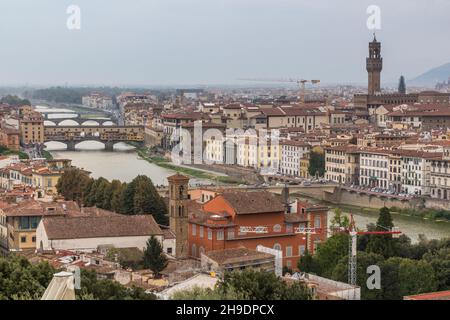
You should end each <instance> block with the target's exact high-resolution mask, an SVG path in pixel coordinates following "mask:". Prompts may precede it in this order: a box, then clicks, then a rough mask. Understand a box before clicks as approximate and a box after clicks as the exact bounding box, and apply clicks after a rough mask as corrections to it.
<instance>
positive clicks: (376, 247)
mask: <svg viewBox="0 0 450 320" xmlns="http://www.w3.org/2000/svg"><path fill="white" fill-rule="evenodd" d="M393 227H394V223H393V222H392V217H391V213H390V211H389V208H387V207H383V208H381V209H380V215H379V217H378V220H377V224H376V227H375V230H376V231H389V230H391V229H392V228H393ZM367 251H368V252H373V253H378V254H381V255H383V256H384V257H385V258H389V257H392V256H393V255H394V254H395V247H394V241H393V238H392V235H391V234H374V235H370V237H369V242H368V244H367Z"/></svg>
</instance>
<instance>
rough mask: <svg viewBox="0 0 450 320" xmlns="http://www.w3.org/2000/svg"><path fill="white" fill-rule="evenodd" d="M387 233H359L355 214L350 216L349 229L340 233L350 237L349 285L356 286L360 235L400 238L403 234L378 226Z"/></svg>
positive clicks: (397, 230)
mask: <svg viewBox="0 0 450 320" xmlns="http://www.w3.org/2000/svg"><path fill="white" fill-rule="evenodd" d="M377 227H380V228H382V229H385V230H386V231H357V230H356V225H355V219H354V218H353V214H350V223H349V227H348V228H346V229H343V230H340V231H344V232H347V233H348V234H349V235H350V241H349V248H348V284H350V285H353V286H355V285H356V279H357V266H358V265H357V259H356V254H357V251H358V250H357V240H358V236H359V235H365V234H377V235H382V234H392V235H393V236H398V235H399V234H401V231H399V229H398V228H396V227H393V228H387V227H385V226H380V225H377Z"/></svg>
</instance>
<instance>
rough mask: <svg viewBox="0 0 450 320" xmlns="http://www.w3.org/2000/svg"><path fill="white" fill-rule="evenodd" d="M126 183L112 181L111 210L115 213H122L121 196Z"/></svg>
mask: <svg viewBox="0 0 450 320" xmlns="http://www.w3.org/2000/svg"><path fill="white" fill-rule="evenodd" d="M125 185H126V184H125V183H122V182H120V181H119V180H112V181H111V192H112V194H111V210H112V211H114V212H120V211H121V203H120V201H121V198H120V196H121V194H122V192H123V189H124V188H125Z"/></svg>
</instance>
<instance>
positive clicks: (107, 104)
mask: <svg viewBox="0 0 450 320" xmlns="http://www.w3.org/2000/svg"><path fill="white" fill-rule="evenodd" d="M81 103H82V104H83V106H85V107H88V108H95V109H103V110H109V109H112V108H113V107H114V104H113V99H112V98H111V97H107V96H105V95H102V94H100V93H91V94H90V95H88V96H83V97H82V98H81Z"/></svg>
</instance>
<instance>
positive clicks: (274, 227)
mask: <svg viewBox="0 0 450 320" xmlns="http://www.w3.org/2000/svg"><path fill="white" fill-rule="evenodd" d="M273 232H281V226H280V225H279V224H276V225H274V226H273Z"/></svg>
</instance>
